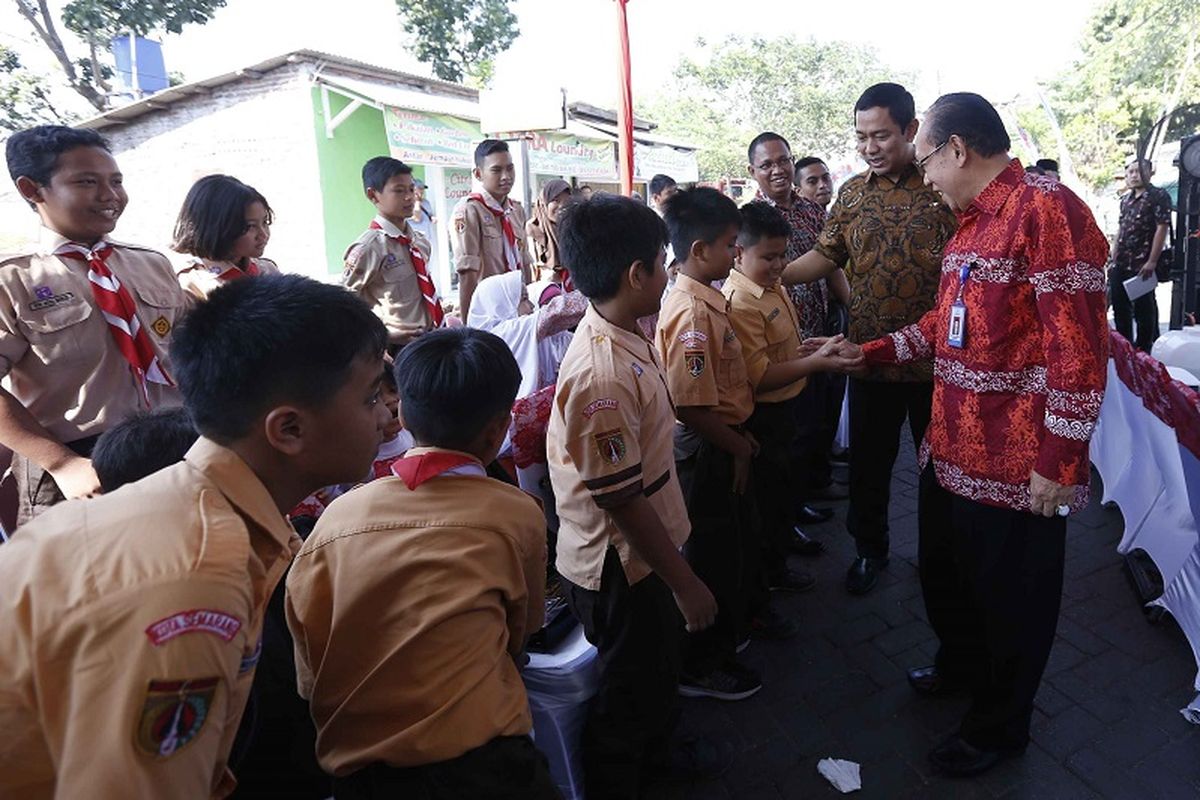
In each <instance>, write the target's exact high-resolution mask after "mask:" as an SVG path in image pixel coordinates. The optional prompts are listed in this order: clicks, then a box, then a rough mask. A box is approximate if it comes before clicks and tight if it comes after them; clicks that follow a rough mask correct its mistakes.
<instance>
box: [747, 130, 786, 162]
mask: <svg viewBox="0 0 1200 800" xmlns="http://www.w3.org/2000/svg"><path fill="white" fill-rule="evenodd" d="M767 142H783V146H784V147H786V148H787V151H788V154H789V155H790V154H791V152H792V146H791V145H790V144H788V140H787V139H785V138H783V137H782V136H780V135H779V134H778V133H774V132H772V131H763V132H762V133H760V134H759V135H758V136H755V137H754V138H753V139H751V140H750V146H749V147H747V148H746V163H747V164H749V165H750V166H754V151H755V150H757V149H758V146H759V145H760V144H766V143H767Z"/></svg>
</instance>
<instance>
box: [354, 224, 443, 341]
mask: <svg viewBox="0 0 1200 800" xmlns="http://www.w3.org/2000/svg"><path fill="white" fill-rule="evenodd" d="M370 228H371V230H376V231H383V235H384V236H386V237H388V238H389V239H395V240H396V241H398V242H400V244H402V245H404V246H405V247H407V248H408V257H409V259H410V260H411V261H412V265H413V272H415V273H416V274H417V287H418V288H419V289H420V290H421V299H422V300H424V301H425V310H426V311H428V312H429V319H430V321H432V322H433V327H435V328H440V327H442V326H443V325H445V324H446V312H445V310H444V309H443V308H442V298H441V297H440V296H439V295H438V290H437V286H435V285H434V284H433V278H432V277H430V275H429V268H428V267H427V266H425V256H423V255H421V249H420V248H419V247H417V244H416V242H414V241H413V239H412V237H411V236H405V235H404V233H403V232H402V231H400V229H398V228H396V226H395V225H391V224H390V223H389V225H388V227H386V228H385V227H384V226H383V225H380V224H379V220H378V218H376V219H373V220H371V225H370ZM389 228H390V229H391V230H389ZM393 230H394V231H396V232H395V233H392V231H393Z"/></svg>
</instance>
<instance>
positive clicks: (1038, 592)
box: [919, 465, 1067, 750]
mask: <svg viewBox="0 0 1200 800" xmlns="http://www.w3.org/2000/svg"><path fill="white" fill-rule="evenodd" d="M919 518H920V523H919V524H920V573H921V590H922V592H923V594H924V596H925V610H926V613H927V614H928V615H929V623H930V625H932V626H933V629H934V631H935V632H936V633H937V635H938V639H939V640H940V647H939V649H938V654H937V666H938V669H939V671H941V672H943V673H944V674H945V675H948V676H951V677H952V678H957V679H960V680H965V681H966V682H967V683H968V684H969V685H970V687H971V708H970V710H968V711H967V715H966V716H965V717H964V718H963V721H962V725H961V728H960V730H959V733H960V734H961V735H962V736H963V737H964V738H965V739H966V740H967V741H968V742H970V743H971V744H972V745H974V746H976V747H981V748H988V749H1000V750H1020V749H1023V748H1024V747H1025V746H1026V744H1028V742H1029V722H1030V718H1031V716H1032V715H1033V698H1034V695H1036V694H1037V689H1038V684H1039V683H1040V682H1041V679H1042V673H1043V671H1045V669H1046V661H1047V659H1048V658H1049V657H1050V647H1051V646H1052V645H1053V644H1054V632H1055V629H1056V628H1057V626H1058V611H1059V606H1060V604H1061V601H1062V584H1063V562H1064V559H1065V542H1066V530H1067V521H1066V518H1064V517H1050V518H1047V517H1042V516H1038V515H1035V514H1032V513H1030V512H1027V511H1016V510H1014V509H1005V508H996V507H994V506H988V505H984V504H982V503H977V502H975V501H973V500H967V499H965V498H962V497H959V496H957V495H954V494H951V493H950V492H948V491H946V490H945V489H944V488H942V486H941V485H940V484H939V483H938V481H937V477H936V476H935V475H934V471H933V467H932V465H930V466H928V467H926V468H925V470H924V471H923V472H922V473H921V484H920V512H919Z"/></svg>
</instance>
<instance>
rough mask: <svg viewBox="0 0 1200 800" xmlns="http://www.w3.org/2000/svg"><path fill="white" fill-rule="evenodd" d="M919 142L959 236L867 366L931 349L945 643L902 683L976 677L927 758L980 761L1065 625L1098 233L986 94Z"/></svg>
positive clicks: (1091, 395) (966, 682)
mask: <svg viewBox="0 0 1200 800" xmlns="http://www.w3.org/2000/svg"><path fill="white" fill-rule="evenodd" d="M915 144H916V157H917V158H916V161H917V165H918V166H919V167H920V168H922V169H923V170H924V173H925V183H926V184H928V185H930V186H932V187H933V188H935V189H936V190H937V191H938V192H940V193H941V195H942V197H943V198H944V199H945V200H946V202H947V204H948V205H949V206H950V207H951V208H952V209H953V210H954V211H955V213H956V214H957V215H958V224H959V227H958V232H957V233H956V234H955V235H954V238H953V239H951V240H950V242H949V244H947V245H946V249H945V255H944V260H943V264H942V277H941V283H940V286H939V289H938V299H937V305H936V306H935V307H934V309H933V310H932V311H930V312H929V313H927V314H926V315H925V316H923V317H922V318H921V319H920V321H919V322H917V323H916V324H914V325H909V326H908V327H906V328H902V329H900V330H898V331H896V332H895V333H893V334H890V335H889V336H885V337H882V338H879V339H876V340H875V341H873V342H870V343H868V344H866V345H864V346H863V352H864V354H865V356H866V360H867V363H868V364H902V363H906V362H910V361H916V360H919V359H932V360H933V375H934V386H933V413H932V419H931V421H930V424H929V428H928V430H927V432H926V435H925V441H924V444H923V445H922V448H921V458H920V463H921V465H922V473H921V483H920V496H919V500H920V509H919V519H920V572H921V588H922V590H923V593H924V596H925V609H926V612H927V613H928V615H929V622H930V624H931V625H932V626H933V628H934V630H935V631H936V632H937V634H938V638H939V639H940V645H941V646H940V648H939V650H938V654H937V663H936V664H935V665H934V666H931V667H924V668H920V669H915V670H910V672H909V682H910V683H911V684H912V685H913V688H914V689H916V690H917V691H919V692H921V693H924V694H936V693H939V692H942V691H945V690H947V689H948V688H954V687H955V686H961V687H964V688H969V689H970V692H971V696H972V704H971V707H970V710H969V711H968V712H967V714H966V717H965V718H964V719H963V721H962V725H961V726H960V728H959V731H958V733H957V734H955V735H954V736H952V737H950V738H949V739H947V740H946V741H945V742H943V743H942V744H941V745H939V746H938V747H936V748H934V750H933V751H932V752H931V753H930V759H931V760H932V761H933V763H934V764H935V765H936V766H937V767H939V768H940V769H941V770H942V771H944V772H948V773H950V774H956V775H972V774H976V773H979V772H982V771H984V770H986V769H988V768H990V767H992V766H994V765H995V764H996V763H997V762H999V761H1000V760H1002V759H1004V758H1006V757H1010V756H1015V755H1019V754H1021V753H1022V752H1024V750H1025V747H1026V745H1027V744H1028V742H1029V723H1030V717H1031V715H1032V713H1033V698H1034V695H1035V694H1036V693H1037V689H1038V684H1039V683H1040V681H1041V677H1042V672H1043V670H1044V669H1045V666H1046V660H1047V658H1048V657H1049V655H1050V647H1051V645H1052V644H1053V642H1054V631H1055V627H1056V626H1057V624H1058V611H1059V604H1060V600H1061V597H1062V581H1063V560H1064V541H1065V538H1066V515H1067V514H1069V513H1070V512H1071V511H1075V510H1078V509H1080V508H1082V507H1083V506H1084V504H1085V503H1086V502H1087V493H1088V482H1089V468H1088V439H1089V438H1090V437H1091V434H1092V428H1093V426H1094V425H1095V422H1096V417H1097V416H1098V415H1099V412H1100V401H1101V399H1102V398H1103V396H1104V381H1105V374H1106V372H1105V370H1106V362H1107V360H1108V335H1107V334H1108V326H1107V324H1106V321H1105V310H1104V264H1105V262H1106V260H1107V258H1108V244H1107V242H1106V240H1105V238H1104V235H1103V234H1102V233H1101V232H1100V230H1099V228H1097V226H1096V222H1095V220H1094V219H1093V218H1092V214H1091V212H1090V211H1089V210H1088V208H1087V206H1086V205H1084V203H1083V201H1081V200H1080V199H1079V198H1078V197H1076V196H1075V195H1074V194H1072V193H1071V191H1070V190H1069V189H1067V188H1066V187H1065V186H1063V185H1062V184H1060V183H1058V182H1057V181H1054V180H1051V179H1049V178H1045V177H1042V176H1035V175H1030V174H1026V172H1025V170H1023V169H1022V168H1021V165H1020V163H1019V162H1018V161H1016V160H1010V158H1009V155H1008V148H1009V146H1010V142H1009V138H1008V134H1007V133H1005V130H1004V124H1003V123H1002V122H1001V121H1000V116H999V115H998V114H997V113H996V110H995V109H994V108H993V107H992V106H991V104H989V103H988V102H987V100H985V99H983V98H982V97H980V96H979V95H976V94H968V93H959V94H948V95H945V96H943V97H941V98H939V99H938V100H937V102H935V103H934V104H933V106H932V107H931V108H930V109H929V111H928V113H927V116H926V119H925V123H924V125H922V126H921V129H920V134H919V135H918V138H917V140H916V143H915ZM846 349H847V350H850V351H852V350H853V349H854V347H853V346H852V345H851V346H849V347H847V348H846Z"/></svg>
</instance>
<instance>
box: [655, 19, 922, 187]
mask: <svg viewBox="0 0 1200 800" xmlns="http://www.w3.org/2000/svg"><path fill="white" fill-rule="evenodd" d="M696 49H697V50H698V51H699V56H698V57H684V59H683V60H682V61H681V62H680V64H679V65H678V67H676V69H675V76H674V80H673V81H672V82H671V83H670V84H669V85H668V86H667V87H665V88H664V90H663V91H662V92H660V93H659V94H658V95H656V96H655V97H654V98H652V99H651V100H650V102H649V103H647V104H645V106H644V108H642V109H640V111H641V112H642V113H644V114H645V115H646V116H647V117H649V118H650V119H653V120H654V121H655V122H657V123H658V124H659V126H660V130H661V131H662V132H663V133H665V134H668V135H672V136H677V137H679V138H682V139H686V140H688V141H690V142H692V143H694V144H697V145H699V146H700V148H701V149H700V151H699V152H698V153H697V159H698V161H699V163H700V177H701V178H702V179H704V180H714V179H716V178H719V177H722V176H739V177H740V176H743V175H745V174H746V166H747V163H746V146H747V145H748V144H749V143H750V140H751V139H753V138H754V137H755V136H756V135H757V134H759V133H761V132H763V131H766V130H773V131H775V132H776V133H778V134H780V135H782V136H783V137H784V138H786V139H787V140H788V142H789V143H790V144H791V146H792V154H793V155H795V156H796V157H800V156H802V155H808V154H810V153H811V154H820V155H824V156H826V157H828V156H831V155H834V154H837V153H841V152H844V151H846V150H847V149H850V148H852V147H853V139H854V137H853V114H852V109H853V108H854V102H855V101H856V100H857V99H858V96H859V95H860V94H861V93H862V90H863V89H865V88H866V87H867V86H870V85H871V84H872V83H877V82H879V81H883V80H898V81H900V82H904V81H905V80H908V79H909V78H908V76H903V75H897V73H896V72H895V71H894V70H891V69H888V68H887V67H886V66H885V65H883V64H882V63H880V62H879V60H878V59H877V58H876V57H875V55H874V53H873V52H871V51H870V50H867V49H866V48H862V47H858V46H856V45H851V44H847V43H845V42H816V41H813V40H809V41H801V40H798V39H796V38H795V37H791V36H788V37H782V38H777V39H761V38H753V39H749V40H747V39H743V38H740V37H736V36H735V37H730V38H729V39H727V40H725V41H724V42H722V43H720V44H717V45H715V46H710V45H708V44H707V43H706V42H705V41H703V40H698V41H697V43H696Z"/></svg>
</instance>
